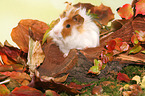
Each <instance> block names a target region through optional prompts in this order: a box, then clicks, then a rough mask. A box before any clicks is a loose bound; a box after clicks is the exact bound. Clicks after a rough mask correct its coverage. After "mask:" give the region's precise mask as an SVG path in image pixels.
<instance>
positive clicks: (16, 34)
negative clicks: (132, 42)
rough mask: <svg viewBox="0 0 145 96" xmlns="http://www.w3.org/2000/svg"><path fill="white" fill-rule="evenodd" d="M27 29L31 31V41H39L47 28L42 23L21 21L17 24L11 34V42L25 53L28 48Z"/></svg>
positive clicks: (28, 20) (27, 20)
mask: <svg viewBox="0 0 145 96" xmlns="http://www.w3.org/2000/svg"><path fill="white" fill-rule="evenodd" d="M29 28H31V29H32V32H33V39H35V40H37V41H41V40H42V38H43V35H44V33H45V32H46V30H48V29H49V26H48V25H47V24H46V23H44V22H42V21H38V20H32V19H23V20H21V21H20V22H19V23H18V26H17V27H15V28H13V30H12V32H11V37H12V40H13V41H14V42H15V43H16V44H17V45H18V46H19V48H20V49H21V50H22V51H24V52H26V53H27V52H28V46H29Z"/></svg>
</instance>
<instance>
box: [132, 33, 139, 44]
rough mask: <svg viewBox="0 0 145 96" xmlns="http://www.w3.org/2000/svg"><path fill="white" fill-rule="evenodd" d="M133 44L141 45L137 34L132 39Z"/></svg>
mask: <svg viewBox="0 0 145 96" xmlns="http://www.w3.org/2000/svg"><path fill="white" fill-rule="evenodd" d="M131 42H132V43H133V44H138V43H139V41H138V38H137V36H136V34H134V35H133V36H132V37H131Z"/></svg>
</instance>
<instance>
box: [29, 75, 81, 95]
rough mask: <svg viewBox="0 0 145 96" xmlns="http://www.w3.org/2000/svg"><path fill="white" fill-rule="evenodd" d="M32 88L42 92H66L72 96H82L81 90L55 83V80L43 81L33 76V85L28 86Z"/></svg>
mask: <svg viewBox="0 0 145 96" xmlns="http://www.w3.org/2000/svg"><path fill="white" fill-rule="evenodd" d="M28 86H30V87H33V88H36V89H40V90H48V89H51V90H54V91H56V92H66V93H68V94H70V95H74V94H80V93H82V92H80V91H79V90H77V89H75V88H71V87H69V86H67V85H64V84H61V83H55V82H54V81H53V80H51V81H41V79H40V78H38V77H36V76H33V78H32V81H31V83H30V84H29V85H28Z"/></svg>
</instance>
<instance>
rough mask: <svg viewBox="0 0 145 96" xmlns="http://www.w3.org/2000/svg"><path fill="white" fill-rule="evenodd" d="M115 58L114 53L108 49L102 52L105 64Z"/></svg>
mask: <svg viewBox="0 0 145 96" xmlns="http://www.w3.org/2000/svg"><path fill="white" fill-rule="evenodd" d="M112 60H113V53H108V52H107V50H103V51H102V52H101V61H102V63H103V64H105V63H107V62H109V61H112Z"/></svg>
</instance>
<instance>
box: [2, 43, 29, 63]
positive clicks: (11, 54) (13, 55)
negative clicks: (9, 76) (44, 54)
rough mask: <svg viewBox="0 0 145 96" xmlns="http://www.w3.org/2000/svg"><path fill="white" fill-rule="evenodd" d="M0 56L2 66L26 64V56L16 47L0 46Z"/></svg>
mask: <svg viewBox="0 0 145 96" xmlns="http://www.w3.org/2000/svg"><path fill="white" fill-rule="evenodd" d="M0 55H1V57H2V60H3V62H4V64H7V65H11V64H18V63H19V64H23V65H25V64H26V59H27V54H26V53H24V52H23V51H22V50H20V49H18V48H16V47H11V46H6V45H4V46H0Z"/></svg>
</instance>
